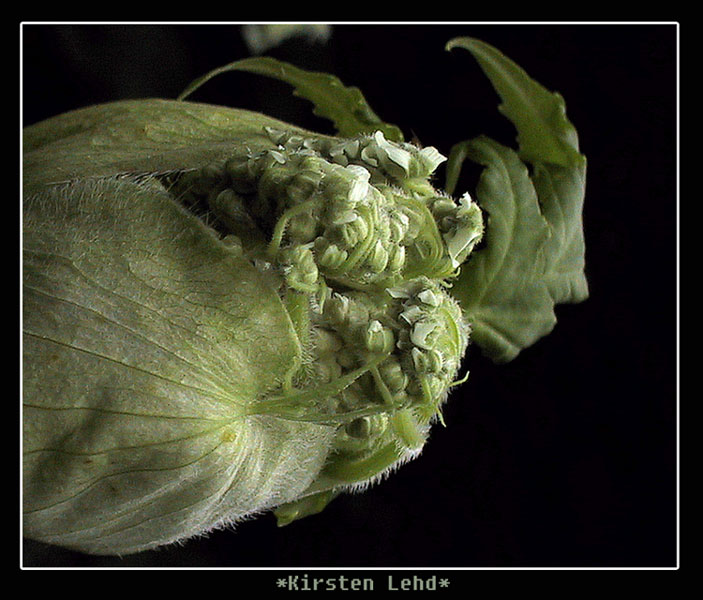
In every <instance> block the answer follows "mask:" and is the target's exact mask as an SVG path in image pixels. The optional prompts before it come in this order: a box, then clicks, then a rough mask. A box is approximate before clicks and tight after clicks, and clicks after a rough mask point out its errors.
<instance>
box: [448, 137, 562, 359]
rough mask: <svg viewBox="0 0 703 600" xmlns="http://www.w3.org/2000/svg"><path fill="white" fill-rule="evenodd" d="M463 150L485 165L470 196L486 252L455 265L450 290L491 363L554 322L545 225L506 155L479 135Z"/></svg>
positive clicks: (518, 165)
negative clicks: (481, 218)
mask: <svg viewBox="0 0 703 600" xmlns="http://www.w3.org/2000/svg"><path fill="white" fill-rule="evenodd" d="M462 152H463V153H464V154H465V156H467V157H468V158H470V159H471V160H473V161H475V162H477V163H480V164H482V165H484V166H485V167H486V169H485V170H484V171H483V173H482V175H481V178H480V180H479V183H478V186H477V197H478V203H479V205H480V206H481V207H482V208H483V209H484V210H485V211H487V212H488V219H487V227H486V239H485V247H484V248H483V249H481V250H479V251H477V252H474V254H473V255H472V258H471V259H470V261H469V262H468V263H467V264H466V265H465V266H464V267H462V272H461V275H460V277H459V279H458V280H457V282H456V283H455V285H454V287H453V288H452V290H451V291H452V295H453V296H454V297H455V298H458V299H459V301H460V302H461V306H462V308H463V309H464V312H465V313H466V315H467V318H468V320H469V323H470V324H471V328H472V333H471V338H472V340H473V341H475V342H476V343H477V344H478V345H479V346H480V347H481V348H482V349H483V350H484V352H485V353H486V354H487V355H488V356H490V357H491V358H492V359H493V360H495V361H496V362H506V361H508V360H511V359H513V358H514V357H515V356H516V355H517V354H518V353H519V352H520V350H522V349H523V348H525V347H526V346H529V345H530V344H532V343H533V342H534V341H535V340H536V339H538V338H539V337H541V336H543V335H545V334H547V333H549V331H551V329H552V328H553V327H554V324H555V322H556V318H555V316H554V312H553V302H552V298H551V296H550V294H549V289H548V287H547V286H546V284H545V282H544V280H543V279H542V275H543V272H544V250H545V244H546V241H547V239H548V237H549V225H548V223H547V221H546V220H545V219H544V217H543V216H542V214H541V212H540V209H539V204H538V202H537V194H536V192H535V189H534V186H533V185H532V182H531V181H530V178H529V174H528V171H527V168H526V167H525V165H524V164H523V163H522V161H520V159H519V158H518V156H517V154H516V153H515V152H514V151H513V150H511V149H510V148H507V147H505V146H502V145H500V144H498V143H497V142H495V141H494V140H491V139H489V138H485V137H481V138H477V139H475V140H472V141H469V142H465V143H464V144H463V145H462Z"/></svg>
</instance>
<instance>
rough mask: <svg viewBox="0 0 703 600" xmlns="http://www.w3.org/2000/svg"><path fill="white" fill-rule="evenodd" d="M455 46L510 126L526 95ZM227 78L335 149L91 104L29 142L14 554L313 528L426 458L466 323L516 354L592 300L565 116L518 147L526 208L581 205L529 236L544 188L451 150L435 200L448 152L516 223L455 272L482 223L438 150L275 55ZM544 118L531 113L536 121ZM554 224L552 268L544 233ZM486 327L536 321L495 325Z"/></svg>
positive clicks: (224, 118) (512, 169) (194, 110)
mask: <svg viewBox="0 0 703 600" xmlns="http://www.w3.org/2000/svg"><path fill="white" fill-rule="evenodd" d="M454 43H455V44H457V45H460V46H464V47H466V48H468V49H469V50H471V51H472V52H474V53H476V54H478V55H479V58H480V60H483V61H484V62H486V61H487V66H486V65H483V63H482V66H485V68H486V69H487V72H488V73H489V77H492V78H496V79H499V78H504V77H507V78H512V79H511V81H510V85H508V86H506V87H505V88H502V87H499V91H500V93H503V94H505V95H506V97H508V96H510V95H511V94H513V92H514V90H516V89H518V90H521V89H522V88H525V89H526V90H527V92H526V93H520V94H517V96H516V98H517V100H515V101H514V102H513V100H514V99H513V98H512V97H510V98H509V99H510V100H511V103H510V104H509V106H508V108H507V110H506V113H507V114H508V116H509V117H511V118H513V119H514V121H515V122H517V123H518V124H519V126H520V127H522V126H523V120H522V119H521V117H520V116H519V115H518V117H515V114H516V106H517V105H519V104H520V103H521V102H525V99H526V98H527V99H528V100H529V99H530V98H531V96H532V95H536V96H539V95H540V94H542V93H543V92H542V90H541V88H534V82H531V80H525V79H524V78H523V75H522V74H521V73H520V72H519V71H517V70H516V67H515V65H513V64H512V63H509V62H506V61H507V59H504V57H501V56H496V55H495V52H494V50H492V49H490V47H486V46H485V45H483V44H480V43H478V42H475V41H472V40H456V41H455V42H454ZM486 57H488V58H486ZM491 61H493V62H496V61H497V62H500V68H499V69H496V70H490V68H492V67H493V62H491ZM488 62H490V64H488ZM489 67H490V68H489ZM230 68H231V69H241V70H250V71H254V72H257V73H261V74H265V75H272V76H274V77H277V78H279V79H283V80H285V81H288V82H289V83H292V84H293V85H295V86H296V88H297V89H298V91H299V92H300V93H301V94H302V95H304V96H305V97H307V98H309V99H311V100H313V102H315V104H316V106H317V109H318V111H319V113H318V114H321V115H322V116H327V117H330V118H331V119H332V120H333V121H334V122H335V125H336V127H337V130H338V134H339V135H337V136H325V135H320V134H316V133H314V132H310V131H306V130H303V129H300V128H298V127H295V126H293V125H289V124H287V123H283V122H281V121H278V120H275V119H272V118H270V117H267V116H264V115H261V114H258V113H253V112H250V111H244V110H237V109H229V108H223V107H217V106H210V105H205V104H199V103H194V102H185V101H182V100H180V99H179V100H178V101H168V100H136V101H123V102H115V103H111V104H105V105H99V106H93V107H88V108H84V109H80V110H77V111H73V112H70V113H66V114H64V115H60V116H57V117H55V118H52V119H48V120H47V121H44V122H42V123H38V124H36V125H33V126H31V127H29V128H27V129H25V131H24V139H23V143H24V157H23V178H24V179H23V395H24V397H23V401H24V402H23V422H24V434H23V484H24V489H23V501H24V506H23V508H24V534H25V535H26V536H28V537H30V538H34V539H37V540H41V541H44V542H48V543H51V544H59V545H62V546H66V547H68V548H73V549H77V550H81V551H84V552H89V553H97V554H127V553H132V552H138V551H141V550H145V549H149V548H155V547H157V546H160V545H164V544H169V543H173V542H176V541H179V540H183V539H186V538H188V537H192V536H195V535H198V534H202V533H203V532H206V531H208V530H211V529H213V528H217V527H223V526H227V525H229V524H232V523H235V522H237V521H238V520H240V519H244V518H248V517H251V516H252V515H256V514H259V513H261V512H262V511H266V510H275V512H276V515H277V517H278V521H279V523H280V524H285V523H288V522H290V521H292V520H294V519H298V518H301V517H304V516H305V515H308V514H311V513H314V512H318V511H319V510H321V509H322V508H324V506H325V505H326V504H327V503H328V502H329V501H330V500H331V499H332V498H333V497H334V496H335V495H337V494H339V493H340V492H342V491H344V490H350V489H363V488H364V487H365V486H367V485H368V484H369V483H371V482H374V481H376V480H378V479H379V478H380V477H382V476H383V474H385V473H387V472H388V471H389V470H391V469H393V468H395V467H397V466H398V465H400V464H402V463H403V462H405V461H407V460H409V459H411V458H413V457H415V456H417V455H418V453H419V452H420V451H421V450H422V448H423V446H424V444H425V442H426V440H427V435H428V432H429V429H430V427H431V426H432V424H433V423H434V422H435V421H436V420H441V406H442V403H443V402H444V400H445V399H446V397H447V394H448V391H449V389H450V388H451V386H452V385H453V383H454V380H455V378H456V375H457V372H458V369H459V366H460V363H461V360H462V357H463V355H464V352H465V350H466V347H467V344H468V341H469V331H470V328H469V325H468V323H467V319H466V316H467V315H469V316H470V317H471V319H472V326H473V323H477V324H478V327H479V329H478V330H477V331H480V336H479V337H480V339H481V340H482V341H483V343H485V347H486V348H488V349H489V351H491V352H492V353H493V354H494V355H495V356H499V357H505V356H508V357H509V356H514V355H515V353H516V352H517V351H519V349H520V348H521V347H525V346H526V345H529V344H530V343H532V342H533V341H534V340H535V339H536V338H537V337H539V336H540V335H543V334H544V332H545V331H546V330H547V329H548V328H549V326H550V324H553V320H550V314H551V309H552V308H553V305H554V303H555V302H556V301H567V300H568V299H569V294H568V293H567V292H568V290H576V291H577V292H578V296H577V297H575V300H578V299H583V297H584V296H585V294H586V289H585V281H584V280H583V275H582V272H581V271H580V270H579V267H580V266H581V265H582V258H583V257H582V252H581V253H579V250H581V251H582V248H583V246H582V243H581V242H582V238H580V237H579V235H578V231H577V228H574V224H576V225H579V224H580V221H579V220H578V216H579V215H578V211H579V208H580V203H579V201H578V200H579V198H578V192H579V189H578V186H577V184H579V182H582V181H583V178H582V176H583V172H584V164H585V163H584V162H583V160H582V157H581V156H580V155H579V154H578V152H577V150H576V149H575V147H573V142H572V140H573V135H571V132H570V130H569V136H567V137H564V136H561V135H560V134H561V130H560V128H561V127H562V126H563V123H562V122H561V121H559V123H558V127H556V128H555V134H556V135H554V136H553V138H552V137H550V135H551V131H550V130H548V129H539V128H538V129H535V128H531V127H527V130H528V135H526V136H525V137H524V140H523V141H524V143H525V145H526V149H527V150H528V152H526V155H527V156H529V157H530V159H531V160H534V161H536V162H535V164H536V166H537V169H536V170H537V172H538V173H539V174H540V177H541V179H540V180H539V182H538V186H537V189H538V190H539V192H538V193H544V191H545V190H553V188H551V187H549V185H548V184H549V178H550V177H551V176H552V172H553V171H554V170H555V169H560V171H559V173H558V174H559V177H560V179H559V181H560V182H561V183H560V185H561V186H562V187H560V188H558V189H557V190H556V191H557V192H559V193H562V192H569V193H570V194H571V191H570V190H569V189H567V188H568V186H567V185H566V183H564V182H567V183H569V182H572V181H573V182H575V183H574V185H576V186H577V188H576V189H575V192H574V194H576V196H577V198H576V200H573V199H572V197H571V196H570V195H569V194H567V199H566V200H565V201H564V204H563V206H560V207H559V210H549V211H547V212H546V213H545V215H547V216H545V217H543V216H542V215H541V213H540V212H539V209H538V207H536V206H535V205H536V202H535V197H536V193H534V194H532V193H526V194H524V198H523V197H521V196H520V194H518V195H517V196H515V195H514V193H513V192H514V191H515V190H518V191H520V193H522V191H523V190H527V192H530V189H532V190H533V191H534V189H533V188H531V187H530V186H531V185H532V183H531V182H530V181H529V180H528V181H525V179H526V177H527V176H526V175H525V173H526V170H524V169H522V168H521V165H520V163H519V160H518V159H517V157H516V156H514V154H510V152H509V151H507V150H506V149H504V148H501V147H499V146H498V145H497V144H495V143H493V142H490V141H486V140H484V139H480V140H477V141H471V142H470V143H469V144H468V145H466V146H464V145H461V146H457V147H455V148H454V150H453V152H452V155H451V156H450V161H449V165H448V182H449V183H450V185H449V186H448V190H450V191H451V190H453V187H454V185H455V183H456V175H457V170H458V165H459V164H460V163H461V161H463V159H464V158H465V157H467V156H470V157H476V159H477V161H478V162H482V163H484V164H486V165H488V166H490V167H494V163H495V162H496V161H497V160H500V161H502V162H501V163H500V168H499V169H497V170H496V172H495V173H493V174H492V176H491V177H490V178H486V181H487V182H488V183H487V184H486V185H484V186H483V187H482V188H481V190H482V193H484V192H485V190H486V187H487V186H488V204H489V205H490V206H491V207H492V208H493V210H494V211H495V214H496V215H497V216H498V217H501V216H505V215H507V216H508V217H513V213H515V212H519V213H520V215H521V216H523V215H524V216H525V218H526V219H527V220H526V223H528V225H529V227H527V228H523V229H524V231H523V230H521V231H518V234H519V236H522V237H519V238H518V239H517V241H515V243H513V242H514V240H513V239H512V238H511V237H510V236H511V235H512V234H514V233H515V232H516V231H517V230H516V228H515V227H514V225H515V223H517V219H515V218H512V220H511V223H512V224H513V227H511V228H510V230H509V231H508V233H505V231H504V230H503V229H502V228H501V226H500V222H499V221H496V222H495V223H494V229H493V234H491V231H490V230H489V232H488V233H489V235H488V237H489V240H490V239H492V246H491V247H489V248H488V249H487V250H483V251H482V253H480V256H479V257H478V260H476V259H474V261H473V263H469V267H471V266H472V264H473V265H474V268H473V269H472V268H469V269H468V270H466V271H463V272H462V269H463V268H464V266H465V265H463V264H462V263H464V261H466V259H467V257H468V256H469V254H470V253H471V252H472V251H473V250H474V248H475V247H476V246H477V244H478V242H479V240H480V239H481V238H482V235H483V218H482V212H481V210H480V209H479V208H478V206H477V205H476V204H474V203H473V201H472V200H471V198H470V197H469V196H468V194H464V195H463V196H462V197H461V198H460V199H459V200H458V201H457V200H454V199H453V198H452V197H451V196H450V195H448V194H447V193H445V192H442V191H440V190H437V189H435V188H434V186H433V183H432V181H431V179H430V178H431V176H432V174H433V171H434V170H435V169H436V168H437V167H438V166H439V165H440V164H441V163H442V162H443V161H444V157H443V156H442V155H441V154H440V153H439V152H438V151H437V150H436V149H434V148H431V147H428V148H422V149H420V148H417V147H415V146H414V145H412V144H408V143H405V142H404V141H403V139H402V134H401V133H400V132H399V130H398V129H397V128H396V127H394V126H392V125H389V124H386V123H383V122H381V121H380V119H378V117H377V116H376V115H375V114H374V113H373V112H372V111H371V110H370V108H369V107H368V106H367V105H366V103H365V101H364V100H363V97H362V96H361V95H360V93H359V91H358V90H356V89H355V88H344V87H343V86H342V85H341V83H340V82H339V81H338V80H336V79H335V78H332V77H331V76H327V75H321V74H311V73H306V72H304V71H301V70H299V69H296V68H295V67H292V66H291V65H283V64H281V63H278V62H276V61H272V60H270V59H249V60H244V61H239V62H238V63H234V65H229V66H228V67H225V68H223V69H222V70H227V69H230ZM219 71H221V70H218V71H216V72H214V73H213V74H216V73H217V72H219ZM210 76H212V74H210V75H208V76H206V77H205V78H203V79H202V80H201V81H199V82H196V84H195V85H196V86H197V85H200V84H201V83H202V82H204V81H206V80H207V79H208V78H209V77H210ZM554 102H555V100H554V98H551V97H549V98H547V100H546V101H545V102H543V103H541V104H539V107H538V110H537V111H534V110H533V111H532V113H534V114H536V115H537V116H538V117H540V118H542V117H543V118H544V119H545V120H546V121H549V119H551V117H552V116H553V114H558V113H559V109H560V108H563V107H562V105H561V104H559V102H560V98H559V97H556V103H557V107H556V109H554V110H552V108H551V107H552V105H553V104H554ZM530 108H531V109H532V108H533V107H530ZM540 111H544V115H543V114H542V112H540ZM559 114H560V113H559ZM549 124H550V125H551V121H549ZM567 124H568V123H567ZM545 131H546V132H547V133H546V134H545V135H544V140H546V142H547V143H546V145H545V146H544V147H545V148H546V149H547V150H548V152H547V153H546V154H545V156H547V158H548V160H549V161H552V162H549V163H548V164H547V166H545V165H544V164H542V163H539V162H538V161H539V160H540V159H541V158H540V157H541V155H540V152H543V151H544V148H543V147H542V145H541V144H542V142H543V141H544V140H543V139H542V137H541V136H542V135H543V133H544V132H545ZM535 132H538V133H539V135H538V136H537V138H538V139H537V140H536V141H535V139H534V135H535ZM564 139H566V140H567V142H564ZM554 161H556V162H554ZM554 165H556V166H554ZM564 174H567V175H568V176H569V178H567V179H565V178H564ZM490 186H493V187H490ZM493 188H496V189H498V190H499V191H500V192H501V193H494V189H493ZM562 188H563V189H562ZM550 194H552V192H551V191H550ZM581 198H582V196H581ZM549 201H550V202H552V203H555V202H559V201H561V198H560V197H559V195H558V194H557V193H553V194H552V195H551V196H550V197H549ZM506 202H509V203H510V202H512V204H509V205H507V206H506V205H505V203H506ZM550 206H551V205H550ZM552 208H553V206H552ZM562 215H566V216H567V217H569V218H570V219H571V221H572V222H568V223H561V222H559V221H556V226H559V227H563V226H565V225H569V226H570V227H571V228H572V229H574V234H573V235H572V236H570V237H568V239H569V240H571V241H572V242H573V243H572V246H570V247H569V250H568V251H566V252H562V249H561V248H560V247H559V246H558V243H559V240H561V239H562V238H561V237H559V236H553V237H552V238H549V228H550V227H553V226H554V223H553V222H554V220H555V219H559V218H561V216H562ZM574 215H575V216H574ZM496 224H497V225H496ZM491 235H492V238H491ZM547 239H548V242H547V241H545V240H547ZM514 247H516V248H520V249H521V250H522V249H524V248H535V249H536V251H535V252H531V253H529V252H524V251H522V252H520V253H518V255H519V256H518V258H519V260H518V261H516V263H517V264H518V265H519V268H518V267H513V266H512V265H511V260H514V256H513V255H514V254H515V253H514V252H513V253H512V254H511V251H512V249H513V248H514ZM543 250H549V251H551V255H547V256H544V255H543V254H542V252H543ZM554 257H556V258H554ZM545 258H546V260H545ZM546 268H549V269H550V270H551V271H550V272H548V271H546V270H545V269H546ZM514 271H518V272H519V276H518V277H513V276H512V273H513V272H514ZM555 273H556V276H555ZM515 281H517V282H518V284H519V285H517V286H516V285H515ZM457 298H458V299H459V301H461V307H460V305H459V303H458V301H457ZM524 298H528V299H529V302H525V301H524ZM484 299H486V302H483V300H484ZM485 303H488V305H489V310H484V304H485ZM501 307H507V309H508V313H510V310H514V309H515V307H520V308H522V307H526V308H527V307H529V308H530V310H531V311H534V312H529V313H528V314H525V315H520V318H517V319H516V318H513V317H511V315H510V314H508V316H509V317H511V318H506V319H504V314H505V310H503V308H501ZM545 323H546V326H545ZM497 325H500V326H501V327H500V328H499V327H497ZM494 331H500V335H495V334H494ZM506 346H508V348H507V350H506Z"/></svg>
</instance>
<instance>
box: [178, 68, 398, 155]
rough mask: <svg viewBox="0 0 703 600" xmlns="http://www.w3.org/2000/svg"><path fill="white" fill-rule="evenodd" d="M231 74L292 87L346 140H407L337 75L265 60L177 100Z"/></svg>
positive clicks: (202, 80)
mask: <svg viewBox="0 0 703 600" xmlns="http://www.w3.org/2000/svg"><path fill="white" fill-rule="evenodd" d="M228 71H247V72H250V73H256V74H258V75H265V76H267V77H272V78H273V79H278V80H279V81H284V82H286V83H288V84H290V85H292V86H293V87H294V88H295V91H294V94H295V95H296V96H300V97H302V98H305V99H307V100H310V101H311V102H312V103H313V104H314V105H315V108H314V110H313V112H314V113H315V114H316V115H318V116H320V117H324V118H327V119H330V120H331V121H332V122H333V123H334V125H335V127H336V128H337V132H338V133H339V135H341V136H343V137H351V136H354V135H357V134H359V133H373V132H374V131H378V130H381V131H382V132H383V134H384V135H385V137H386V139H389V140H392V141H395V142H401V141H403V139H404V138H403V134H402V132H401V130H400V129H399V128H398V127H396V126H395V125H391V124H388V123H384V122H383V121H382V120H381V119H380V118H379V117H378V115H376V113H375V112H374V111H373V110H372V109H371V107H370V106H369V104H368V102H367V101H366V99H365V98H364V96H363V94H362V93H361V91H360V90H359V89H358V88H356V87H347V86H345V85H344V84H343V83H342V82H341V81H340V80H339V78H338V77H335V76H334V75H330V74H328V73H316V72H312V71H306V70H304V69H301V68H299V67H296V66H294V65H291V64H289V63H285V62H282V61H279V60H276V59H274V58H270V57H266V56H264V57H253V58H244V59H242V60H238V61H235V62H233V63H230V64H228V65H225V66H223V67H219V68H217V69H214V70H213V71H210V72H209V73H207V74H206V75H204V76H203V77H200V78H199V79H196V80H195V81H194V82H193V83H191V84H190V85H189V86H188V87H187V88H186V89H185V91H184V92H183V93H182V94H181V95H180V96H179V97H178V99H179V100H182V99H183V98H186V97H187V96H189V95H190V94H192V93H193V92H194V91H195V90H196V89H198V88H199V87H200V86H202V85H203V84H204V83H206V82H207V81H209V80H210V79H212V78H213V77H216V76H217V75H220V74H221V73H226V72H228Z"/></svg>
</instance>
